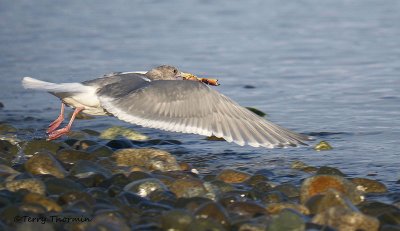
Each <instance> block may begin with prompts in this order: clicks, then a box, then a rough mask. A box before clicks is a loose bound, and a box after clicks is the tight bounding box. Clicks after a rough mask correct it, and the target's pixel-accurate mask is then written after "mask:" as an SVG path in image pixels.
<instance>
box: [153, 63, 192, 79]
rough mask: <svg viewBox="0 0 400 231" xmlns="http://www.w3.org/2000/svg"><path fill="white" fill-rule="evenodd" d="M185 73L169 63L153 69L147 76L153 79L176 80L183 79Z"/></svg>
mask: <svg viewBox="0 0 400 231" xmlns="http://www.w3.org/2000/svg"><path fill="white" fill-rule="evenodd" d="M184 74H186V73H183V72H181V71H179V70H178V68H176V67H173V66H168V65H162V66H159V67H156V68H153V69H151V70H150V71H148V72H147V73H146V76H147V77H148V78H149V79H151V80H176V79H182V75H184Z"/></svg>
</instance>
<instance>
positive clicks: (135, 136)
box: [100, 126, 149, 140]
mask: <svg viewBox="0 0 400 231" xmlns="http://www.w3.org/2000/svg"><path fill="white" fill-rule="evenodd" d="M117 137H124V138H126V139H130V140H148V139H149V137H147V136H146V135H143V134H140V133H139V132H136V131H134V130H131V129H128V128H124V127H118V126H115V127H111V128H108V129H106V130H104V131H103V132H101V133H100V138H102V139H109V140H113V139H115V138H117Z"/></svg>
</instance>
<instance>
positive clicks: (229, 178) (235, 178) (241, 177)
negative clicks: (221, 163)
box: [217, 169, 251, 184]
mask: <svg viewBox="0 0 400 231" xmlns="http://www.w3.org/2000/svg"><path fill="white" fill-rule="evenodd" d="M250 177H251V175H250V174H248V173H245V172H242V171H238V170H233V169H224V170H222V171H221V172H220V173H219V174H218V175H217V179H218V180H221V181H223V182H225V183H230V184H233V183H242V182H244V181H246V180H248V179H249V178H250Z"/></svg>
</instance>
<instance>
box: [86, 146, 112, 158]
mask: <svg viewBox="0 0 400 231" xmlns="http://www.w3.org/2000/svg"><path fill="white" fill-rule="evenodd" d="M85 151H86V152H88V153H90V155H92V156H95V157H97V158H99V157H109V156H111V155H112V154H113V150H112V149H111V148H109V147H107V146H104V145H92V146H90V147H88V148H87V149H86V150H85Z"/></svg>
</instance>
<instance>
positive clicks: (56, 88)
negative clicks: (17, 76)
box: [22, 77, 89, 92]
mask: <svg viewBox="0 0 400 231" xmlns="http://www.w3.org/2000/svg"><path fill="white" fill-rule="evenodd" d="M22 86H23V87H24V88H26V89H35V90H42V91H49V92H87V90H88V88H89V86H85V85H83V84H81V83H50V82H46V81H42V80H38V79H34V78H31V77H24V78H23V79H22Z"/></svg>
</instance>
